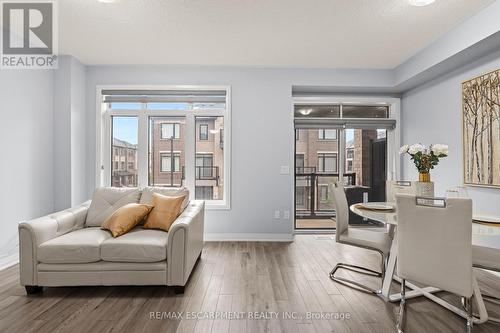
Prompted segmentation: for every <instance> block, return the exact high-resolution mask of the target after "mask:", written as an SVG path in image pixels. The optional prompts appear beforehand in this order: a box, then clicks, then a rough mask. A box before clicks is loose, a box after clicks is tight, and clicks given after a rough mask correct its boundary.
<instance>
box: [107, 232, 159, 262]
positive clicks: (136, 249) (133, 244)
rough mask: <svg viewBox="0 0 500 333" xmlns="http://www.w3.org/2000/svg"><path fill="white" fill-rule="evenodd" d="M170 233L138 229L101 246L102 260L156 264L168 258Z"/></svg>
mask: <svg viewBox="0 0 500 333" xmlns="http://www.w3.org/2000/svg"><path fill="white" fill-rule="evenodd" d="M167 239H168V233H166V232H165V231H161V230H146V229H142V228H141V227H136V228H134V229H132V230H131V231H130V232H128V233H126V234H125V235H122V236H120V237H116V238H108V239H106V240H105V241H104V242H102V244H101V258H102V260H105V261H121V262H156V261H162V260H165V259H166V258H167Z"/></svg>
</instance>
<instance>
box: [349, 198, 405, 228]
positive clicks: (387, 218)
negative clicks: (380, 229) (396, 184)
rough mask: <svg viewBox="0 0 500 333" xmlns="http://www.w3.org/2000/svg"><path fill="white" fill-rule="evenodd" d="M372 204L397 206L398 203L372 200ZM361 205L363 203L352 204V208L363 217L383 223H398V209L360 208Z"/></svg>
mask: <svg viewBox="0 0 500 333" xmlns="http://www.w3.org/2000/svg"><path fill="white" fill-rule="evenodd" d="M370 204H373V205H381V206H392V207H396V204H395V203H394V202H370ZM360 205H362V204H359V203H358V204H354V205H351V207H350V210H351V211H352V212H353V213H354V214H356V215H359V216H361V217H364V218H367V219H370V220H373V221H377V222H381V223H383V224H392V225H397V224H398V222H397V214H396V209H394V210H387V211H384V210H373V209H364V208H360Z"/></svg>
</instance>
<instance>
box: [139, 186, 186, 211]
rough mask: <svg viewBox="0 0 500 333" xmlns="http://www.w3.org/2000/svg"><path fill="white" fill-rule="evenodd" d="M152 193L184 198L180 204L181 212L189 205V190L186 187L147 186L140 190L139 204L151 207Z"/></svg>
mask: <svg viewBox="0 0 500 333" xmlns="http://www.w3.org/2000/svg"><path fill="white" fill-rule="evenodd" d="M153 193H158V194H161V195H166V196H169V197H181V196H183V195H185V196H186V198H185V199H184V201H183V202H182V206H181V211H183V210H184V209H185V208H186V207H187V205H188V204H189V190H188V189H187V187H158V186H148V187H145V188H144V189H143V190H142V195H141V201H140V203H141V204H146V205H151V204H152V202H153Z"/></svg>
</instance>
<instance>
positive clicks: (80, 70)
mask: <svg viewBox="0 0 500 333" xmlns="http://www.w3.org/2000/svg"><path fill="white" fill-rule="evenodd" d="M86 71H87V68H86V67H85V66H84V65H83V64H82V63H80V62H79V61H78V60H77V59H75V58H73V57H71V159H70V160H71V206H75V205H77V204H79V203H82V202H84V201H87V200H88V199H89V198H90V196H88V194H87V188H88V185H87V178H86V177H87V164H86V163H87V156H86V154H87V145H88V143H87V136H86V132H87V131H86V130H85V129H86V126H87V123H86V120H87V111H88V110H87V107H86V101H85V97H86V95H85V84H86Z"/></svg>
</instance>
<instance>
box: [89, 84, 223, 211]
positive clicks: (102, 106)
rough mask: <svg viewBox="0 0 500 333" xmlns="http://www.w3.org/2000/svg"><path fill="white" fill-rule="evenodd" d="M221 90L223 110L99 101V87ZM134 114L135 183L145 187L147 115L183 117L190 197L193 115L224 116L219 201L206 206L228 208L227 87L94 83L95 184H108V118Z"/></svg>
mask: <svg viewBox="0 0 500 333" xmlns="http://www.w3.org/2000/svg"><path fill="white" fill-rule="evenodd" d="M183 89H184V90H225V91H226V108H225V109H221V108H219V109H196V108H194V109H189V110H172V109H165V110H161V109H148V108H147V103H142V108H140V109H111V108H109V107H108V104H107V103H103V94H102V91H103V90H183ZM125 115H128V116H137V117H138V149H137V170H138V186H139V187H140V188H141V187H145V186H148V174H149V158H148V156H149V155H148V154H149V118H150V117H185V119H186V127H185V130H184V134H183V135H184V138H185V152H186V156H185V179H186V183H185V186H186V187H187V188H188V189H189V192H190V199H193V200H194V198H195V179H194V177H195V163H196V156H195V146H196V130H197V129H196V128H195V124H196V123H195V117H197V116H198V117H203V116H210V117H224V128H223V135H224V166H223V168H224V185H223V199H222V200H207V201H206V207H207V209H210V210H229V209H231V193H230V191H231V86H228V85H227V86H198V85H197V86H192V85H167V86H163V85H162V86H149V85H148V86H135V85H133V86H130V85H125V86H124V85H98V86H96V116H97V117H96V137H97V139H96V164H95V186H96V187H100V186H110V185H111V173H110V170H111V159H110V158H109V157H110V156H111V151H110V149H111V141H112V140H111V135H112V133H111V132H112V131H111V117H112V116H125Z"/></svg>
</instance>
